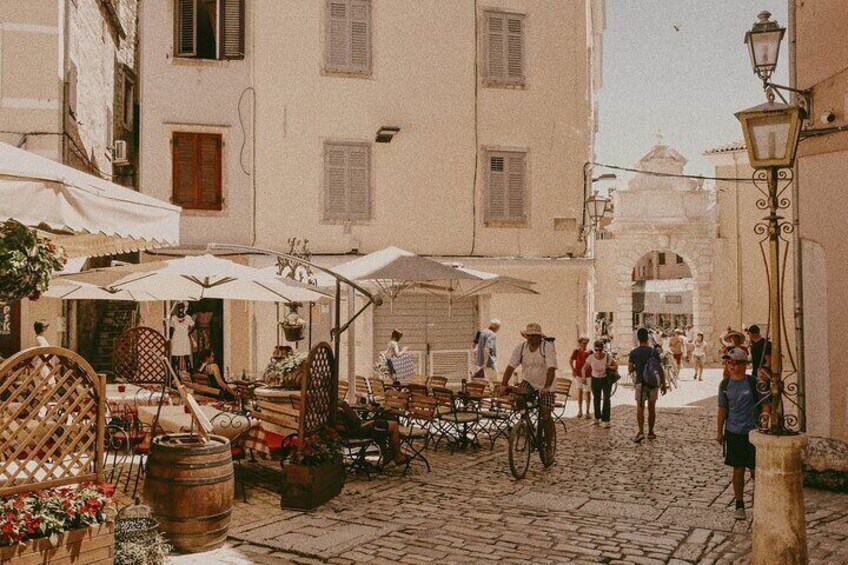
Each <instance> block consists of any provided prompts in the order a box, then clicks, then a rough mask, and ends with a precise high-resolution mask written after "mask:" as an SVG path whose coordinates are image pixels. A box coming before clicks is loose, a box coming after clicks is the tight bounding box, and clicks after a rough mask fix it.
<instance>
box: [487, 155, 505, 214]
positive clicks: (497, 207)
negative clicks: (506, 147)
mask: <svg viewBox="0 0 848 565" xmlns="http://www.w3.org/2000/svg"><path fill="white" fill-rule="evenodd" d="M487 203H488V206H487V212H488V213H487V218H486V219H488V220H504V219H506V157H505V156H504V155H503V154H502V153H489V187H488V193H487Z"/></svg>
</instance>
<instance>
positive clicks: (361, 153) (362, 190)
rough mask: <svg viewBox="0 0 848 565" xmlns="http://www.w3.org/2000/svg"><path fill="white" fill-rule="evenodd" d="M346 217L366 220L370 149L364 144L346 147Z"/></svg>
mask: <svg viewBox="0 0 848 565" xmlns="http://www.w3.org/2000/svg"><path fill="white" fill-rule="evenodd" d="M347 149H348V171H349V172H348V219H351V220H367V219H368V218H369V216H370V210H371V198H370V181H369V173H368V172H369V168H370V167H369V161H370V155H369V153H370V149H369V147H368V146H366V145H351V146H349V147H348V148H347Z"/></svg>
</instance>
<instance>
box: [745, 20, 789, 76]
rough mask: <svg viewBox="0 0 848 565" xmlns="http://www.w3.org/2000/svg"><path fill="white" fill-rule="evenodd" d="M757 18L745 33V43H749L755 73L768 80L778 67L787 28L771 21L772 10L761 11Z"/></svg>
mask: <svg viewBox="0 0 848 565" xmlns="http://www.w3.org/2000/svg"><path fill="white" fill-rule="evenodd" d="M757 18H758V21H757V23H755V24H754V27H752V28H751V31H749V32H746V33H745V43H746V44H747V45H748V54H749V55H750V56H751V66H752V67H754V73H756V75H757V76H758V77H760V78H761V79H763V81H766V82H767V81H768V80H769V79H770V78H771V75H772V73H773V72H774V69H775V67H777V58H778V55H780V42H781V41H782V40H783V34H785V33H786V28H785V27H781V26H780V25H779V24H778V23H777V22H775V21H771V20H770V18H771V13H770V12H766V11H763V12H760V13H759V14H758V15H757Z"/></svg>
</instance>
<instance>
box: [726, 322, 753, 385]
mask: <svg viewBox="0 0 848 565" xmlns="http://www.w3.org/2000/svg"><path fill="white" fill-rule="evenodd" d="M721 341H722V343H724V344H725V346H724V347H723V348H722V350H721V354H722V359H723V360H724V372H723V373H722V376H723V377H725V378H727V377H729V376H730V373H731V371H730V367H729V366H728V363H727V360H725V358H724V355H726V354H727V353H728V352H729V351H730V350H731V349H741V350H743V351H744V352H745V353H748V347H747V346H746V345H744V344H745V334H743V333H742V332H737V331H736V330H732V329H730V328H727V333H725V334H724V335H723V336H722V338H721Z"/></svg>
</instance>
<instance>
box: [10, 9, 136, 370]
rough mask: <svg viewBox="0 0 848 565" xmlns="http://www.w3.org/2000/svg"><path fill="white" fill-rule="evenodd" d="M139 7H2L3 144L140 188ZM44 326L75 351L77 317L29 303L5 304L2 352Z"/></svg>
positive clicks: (48, 304)
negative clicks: (39, 321) (35, 327)
mask: <svg viewBox="0 0 848 565" xmlns="http://www.w3.org/2000/svg"><path fill="white" fill-rule="evenodd" d="M137 7H138V2H137V0H120V1H117V0H31V1H29V0H28V1H27V2H2V3H0V141H2V142H4V143H9V144H12V145H15V146H17V147H22V148H25V149H26V150H28V151H31V152H33V153H37V154H39V155H41V156H44V157H48V158H50V159H54V160H56V161H59V162H63V163H65V164H68V165H70V166H73V167H75V168H78V169H80V170H83V171H85V172H88V173H91V174H94V175H97V176H99V177H101V178H105V179H109V180H112V181H113V182H117V183H119V184H123V185H125V186H131V187H134V186H136V181H137V178H136V168H137V167H136V165H137V162H136V156H137V149H136V148H137V131H138V128H137V125H138V124H137V114H138V108H137V97H136V93H135V84H136V82H137V59H136V45H137V36H136V29H137V27H136V23H137V20H136V16H137ZM116 142H118V143H116ZM84 317H88V316H84ZM37 319H46V320H48V321H49V322H50V323H51V327H50V330H49V332H48V335H47V337H48V340H49V341H50V342H51V343H54V344H63V343H64V344H66V345H75V341H76V338H77V331H76V322H77V312H75V311H74V310H73V309H70V310H69V309H68V308H67V307H64V306H63V305H62V304H61V302H59V301H52V300H40V301H38V302H30V301H28V300H23V301H20V302H16V303H9V304H0V355H6V354H8V353H10V352H13V351H16V350H18V349H21V348H26V347H31V346H33V345H34V344H35V335H34V333H33V332H32V326H33V322H34V320H37ZM66 320H67V321H66ZM66 330H70V331H67V332H66Z"/></svg>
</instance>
